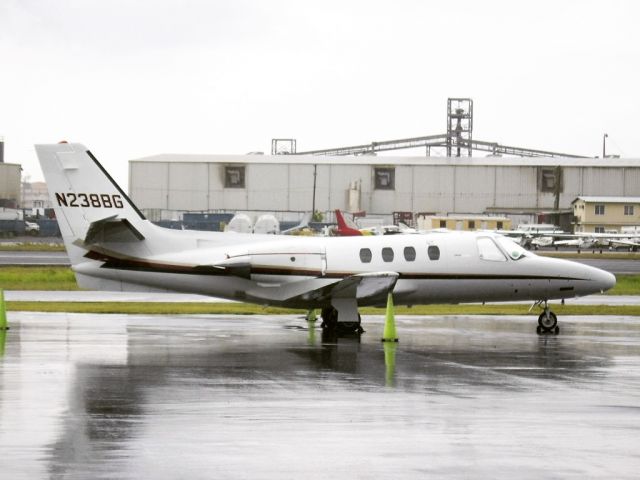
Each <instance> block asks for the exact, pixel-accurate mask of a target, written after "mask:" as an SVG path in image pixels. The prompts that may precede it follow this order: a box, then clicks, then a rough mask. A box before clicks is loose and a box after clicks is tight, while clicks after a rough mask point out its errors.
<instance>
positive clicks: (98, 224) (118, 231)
mask: <svg viewBox="0 0 640 480" xmlns="http://www.w3.org/2000/svg"><path fill="white" fill-rule="evenodd" d="M141 240H144V235H142V233H140V231H139V230H138V229H136V228H135V227H134V226H133V225H132V224H131V222H129V220H127V219H126V218H118V216H117V215H113V216H111V217H107V218H103V219H102V220H97V221H95V222H91V224H90V225H89V229H88V230H87V235H86V236H85V238H84V244H85V245H94V244H98V243H122V242H139V241H141Z"/></svg>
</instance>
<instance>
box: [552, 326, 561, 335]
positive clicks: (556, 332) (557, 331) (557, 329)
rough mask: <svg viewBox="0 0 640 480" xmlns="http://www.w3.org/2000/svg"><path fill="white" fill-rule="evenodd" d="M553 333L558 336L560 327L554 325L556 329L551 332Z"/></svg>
mask: <svg viewBox="0 0 640 480" xmlns="http://www.w3.org/2000/svg"><path fill="white" fill-rule="evenodd" d="M553 333H555V334H556V335H558V334H559V333H560V327H559V326H557V325H556V328H555V329H554V330H553Z"/></svg>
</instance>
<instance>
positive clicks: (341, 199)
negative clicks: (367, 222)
mask: <svg viewBox="0 0 640 480" xmlns="http://www.w3.org/2000/svg"><path fill="white" fill-rule="evenodd" d="M314 179H315V199H314ZM129 190H130V194H131V197H132V199H133V200H134V201H135V202H136V204H137V205H138V206H139V207H140V208H141V209H142V210H143V211H145V213H147V214H148V216H149V218H151V219H152V220H153V219H156V218H154V217H157V216H158V215H159V213H158V212H167V211H188V212H220V211H227V212H235V211H254V212H262V211H264V212H278V213H279V214H280V217H281V219H282V218H285V219H294V218H296V219H297V218H298V217H297V216H295V217H292V216H290V217H289V218H286V215H287V213H291V214H298V213H299V212H309V211H311V210H312V208H313V206H314V205H315V210H318V211H321V212H331V211H333V210H334V209H337V208H339V209H342V210H345V211H351V212H355V211H366V212H367V214H368V215H372V214H373V215H384V216H387V215H389V216H390V215H392V214H393V212H412V213H414V214H418V213H423V214H440V215H442V214H453V213H457V214H483V213H492V214H506V215H509V216H510V217H512V218H514V216H515V217H517V216H518V215H526V214H532V213H536V212H543V211H547V212H555V213H558V212H564V213H565V214H567V216H568V217H567V218H568V222H569V223H570V222H571V220H572V216H573V208H572V203H571V202H572V201H573V200H574V199H575V198H576V197H579V196H602V195H616V196H640V159H621V158H607V159H604V160H603V159H599V158H557V157H554V158H546V157H534V158H519V157H514V158H507V157H483V158H474V157H424V156H422V157H398V156H380V157H378V156H370V155H362V156H334V157H332V156H312V155H187V154H162V155H155V156H151V157H145V158H140V159H136V160H131V161H130V162H129ZM157 219H159V218H157ZM518 220H519V219H518V218H514V223H516V222H517V221H518Z"/></svg>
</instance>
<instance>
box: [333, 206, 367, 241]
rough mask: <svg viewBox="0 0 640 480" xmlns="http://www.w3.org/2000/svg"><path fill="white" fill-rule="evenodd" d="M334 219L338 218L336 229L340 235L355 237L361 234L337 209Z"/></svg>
mask: <svg viewBox="0 0 640 480" xmlns="http://www.w3.org/2000/svg"><path fill="white" fill-rule="evenodd" d="M336 219H337V220H338V229H337V230H336V231H337V233H338V235H340V236H341V237H356V236H359V235H362V232H361V231H360V230H358V229H357V228H353V227H351V226H349V225H348V224H347V221H346V220H345V218H344V216H343V215H342V212H341V211H340V210H338V209H336Z"/></svg>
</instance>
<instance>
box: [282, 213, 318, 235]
mask: <svg viewBox="0 0 640 480" xmlns="http://www.w3.org/2000/svg"><path fill="white" fill-rule="evenodd" d="M311 216H312V213H306V214H305V216H304V217H302V220H301V221H300V223H299V224H298V225H296V226H295V227H291V228H288V229H286V230H282V231H281V232H280V234H281V235H291V234H292V233H295V232H297V231H299V230H302V229H303V228H307V227H308V226H309V222H310V221H311Z"/></svg>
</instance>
